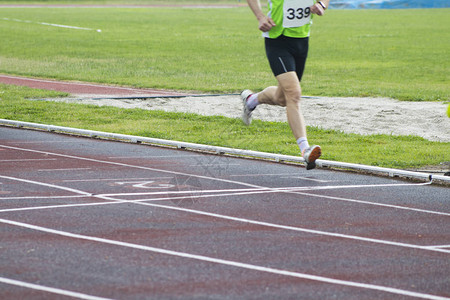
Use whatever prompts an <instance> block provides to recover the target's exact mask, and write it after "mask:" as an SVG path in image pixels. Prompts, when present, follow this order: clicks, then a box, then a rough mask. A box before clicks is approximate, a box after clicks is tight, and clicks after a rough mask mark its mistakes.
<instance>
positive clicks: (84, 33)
mask: <svg viewBox="0 0 450 300" xmlns="http://www.w3.org/2000/svg"><path fill="white" fill-rule="evenodd" d="M38 2H45V3H61V1H1V0H0V4H5V3H8V4H11V3H21V4H23V3H38ZM94 2H96V1H63V3H78V4H81V3H94ZM99 2H100V3H119V2H120V1H114V0H112V1H99ZM131 2H132V3H135V4H140V2H142V3H145V4H148V3H158V4H160V3H161V1H159V2H152V1H144V0H142V1H138V0H136V1H131ZM131 2H125V3H131ZM163 2H164V4H167V3H170V2H176V3H181V2H183V1H181V0H172V1H163ZM188 2H189V3H193V2H197V3H198V2H203V3H205V2H208V3H224V2H226V3H237V2H236V1H223V2H222V1H207V0H205V1H188ZM122 3H124V2H123V1H122ZM183 3H185V2H183ZM449 12H450V10H449V9H430V10H386V11H384V10H383V11H381V10H365V11H361V10H358V11H338V10H336V11H333V10H329V11H328V12H327V15H326V17H323V18H316V19H315V25H314V28H313V32H312V38H311V43H310V56H309V58H308V62H307V69H306V73H305V76H304V80H303V82H302V88H303V91H304V94H306V95H328V96H386V97H392V98H397V99H401V100H410V101H435V100H441V101H442V100H443V101H448V100H449V91H450V88H449V86H450V85H449V80H448V73H449V72H448V70H449V62H448V59H447V55H448V50H449V49H450V39H449V37H450V36H449V35H450V33H449V32H448V30H446V29H447V28H448V27H449V25H450V20H449V19H448V18H447V16H448V13H449ZM13 19H15V20H13ZM25 21H27V22H25ZM43 22H45V23H52V24H63V25H70V26H77V27H83V28H91V29H93V30H76V29H68V28H61V27H55V26H48V25H42V24H39V23H43ZM256 26H257V24H256V20H255V19H254V17H253V15H252V14H251V12H250V10H249V9H248V8H247V7H238V8H230V9H198V8H197V9H193V8H155V7H152V8H48V7H47V8H2V9H1V10H0V40H1V41H2V42H1V43H0V73H3V74H14V75H24V76H34V77H43V78H56V79H63V80H80V81H88V82H99V83H108V84H119V85H128V86H135V87H153V88H168V89H175V90H191V91H202V92H220V93H227V92H237V91H240V90H242V89H243V88H251V89H253V90H261V89H263V88H264V87H265V86H267V85H273V84H275V80H274V79H273V76H272V74H271V73H270V70H269V67H268V64H267V62H266V58H265V54H264V49H263V40H262V38H261V36H260V33H259V32H258V31H257V28H256ZM97 29H101V32H97V31H96V30H97ZM52 96H61V94H59V93H54V92H45V91H34V90H31V89H27V88H21V87H11V86H6V85H0V99H1V100H0V118H5V119H16V120H22V121H30V122H38V123H51V124H55V125H61V126H73V127H77V128H86V129H93V130H101V131H110V132H118V133H125V134H132V135H142V136H150V137H158V138H165V139H177V140H183V141H187V142H195V143H204V144H212V145H221V146H227V147H237V148H243V149H252V150H258V151H267V152H276V153H284V154H290V155H298V148H297V146H296V144H295V141H294V140H293V137H292V133H291V132H290V130H289V127H288V125H287V124H284V123H270V124H268V123H264V122H258V121H257V122H255V123H254V124H253V125H252V126H251V127H245V126H243V125H242V124H241V122H240V120H237V119H227V118H218V117H200V116H195V115H187V114H170V113H162V112H149V111H144V110H121V109H117V108H99V107H93V106H83V105H75V104H63V103H49V102H40V101H28V100H24V99H25V98H40V97H52ZM444 113H445V112H444ZM180 129H182V130H180ZM308 135H309V138H310V140H313V141H314V143H317V144H320V145H321V146H322V147H323V149H324V156H323V158H324V159H329V160H338V161H345V162H353V163H363V164H369V165H379V166H386V167H397V168H407V167H420V166H425V165H437V164H439V163H441V162H444V161H449V160H450V155H449V152H450V151H449V149H450V146H449V143H437V142H429V141H426V140H424V139H421V138H417V137H395V136H386V135H374V136H359V135H354V134H343V133H341V132H336V131H332V130H319V129H317V128H309V132H308Z"/></svg>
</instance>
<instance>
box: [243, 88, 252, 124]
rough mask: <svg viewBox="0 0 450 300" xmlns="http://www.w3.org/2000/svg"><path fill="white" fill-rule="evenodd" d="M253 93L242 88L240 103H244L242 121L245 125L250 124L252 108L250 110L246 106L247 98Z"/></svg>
mask: <svg viewBox="0 0 450 300" xmlns="http://www.w3.org/2000/svg"><path fill="white" fill-rule="evenodd" d="M252 94H253V92H252V91H250V90H244V91H242V93H241V99H242V104H243V105H244V108H243V110H242V122H244V124H245V125H247V126H248V125H250V124H251V123H252V112H253V111H252V110H250V109H249V108H248V107H247V99H248V97H250V96H251V95H252Z"/></svg>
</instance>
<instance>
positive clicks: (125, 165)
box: [0, 145, 450, 215]
mask: <svg viewBox="0 0 450 300" xmlns="http://www.w3.org/2000/svg"><path fill="white" fill-rule="evenodd" d="M0 147H3V148H6V149H14V150H20V151H26V152H33V153H42V154H46V155H54V156H59V157H66V158H72V159H78V160H85V161H92V162H97V163H104V164H110V165H117V166H123V167H130V168H136V169H143V170H150V171H155V172H161V173H167V174H173V175H182V176H188V177H196V178H201V179H207V180H213V181H219V182H226V183H233V184H237V185H243V186H248V187H252V188H259V189H269V188H267V187H263V186H258V185H254V184H248V183H244V182H239V181H233V180H227V179H220V178H214V177H208V176H201V175H193V174H187V173H181V172H175V171H168V170H162V169H155V168H149V167H143V166H136V165H130V164H124V163H117V162H111V161H102V160H97V159H91V158H85V157H77V156H72V155H65V154H58V153H52V152H46V151H39V150H33V149H24V148H19V147H12V146H6V145H0ZM428 184H430V183H419V184H417V183H406V184H392V186H417V185H419V186H420V185H428ZM338 187H339V186H338ZM357 187H362V186H357ZM367 187H370V185H367ZM341 188H345V186H344V187H341ZM324 189H329V186H328V187H324ZM286 193H296V194H299V195H307V196H311V197H321V198H326V199H334V200H340V201H348V202H353V203H360V204H366V205H374V206H381V207H389V208H395V209H402V210H410V211H417V212H424V213H432V214H439V215H450V214H449V213H443V212H435V211H430V210H423V209H416V208H409V207H403V206H398V205H390V204H382V203H376V202H369V201H363V200H353V199H346V198H339V197H331V196H322V195H315V194H310V193H303V192H298V191H296V192H292V191H286Z"/></svg>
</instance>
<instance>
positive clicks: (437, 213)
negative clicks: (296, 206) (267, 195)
mask: <svg viewBox="0 0 450 300" xmlns="http://www.w3.org/2000/svg"><path fill="white" fill-rule="evenodd" d="M292 193H294V194H298V195H304V196H310V197H316V198H325V199H330V200H338V201H344V202H352V203H360V204H368V205H374V206H381V207H388V208H394V209H401V210H409V211H415V212H421V213H427V214H435V215H441V216H450V213H446V212H440V211H434V210H427V209H420V208H413V207H407V206H400V205H393V204H384V203H378V202H369V201H365V200H357V199H349V198H342V197H334V196H326V195H319V194H311V193H305V192H297V191H296V192H292Z"/></svg>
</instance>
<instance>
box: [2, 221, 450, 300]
mask: <svg viewBox="0 0 450 300" xmlns="http://www.w3.org/2000/svg"><path fill="white" fill-rule="evenodd" d="M0 222H1V223H4V224H9V225H13V226H18V227H22V228H28V229H32V230H36V231H41V232H46V233H51V234H55V235H59V236H64V237H69V238H74V239H80V240H87V241H91V242H97V243H103V244H109V245H115V246H120V247H126V248H131V249H138V250H143V251H149V252H153V253H159V254H165V255H170V256H176V257H182V258H187V259H194V260H198V261H204V262H210V263H214V264H220V265H226V266H232V267H237V268H242V269H247V270H252V271H258V272H265V273H270V274H276V275H283V276H289V277H295V278H301V279H307V280H312V281H318V282H323V283H329V284H335V285H342V286H349V287H354V288H361V289H367V290H375V291H380V292H385V293H391V294H395V295H403V296H409V297H417V298H421V299H432V300H450V298H446V297H440V296H436V295H431V294H425V293H420V292H414V291H408V290H403V289H397V288H392V287H386V286H381V285H374V284H367V283H360V282H354V281H349V280H340V279H334V278H329V277H324V276H317V275H311V274H306V273H299V272H293V271H288V270H282V269H275V268H269V267H264V266H258V265H252V264H247V263H241V262H236V261H231V260H225V259H220V258H214V257H209V256H203V255H197V254H190V253H186V252H179V251H173V250H167V249H162V248H155V247H150V246H144V245H138V244H132V243H127V242H121V241H116V240H110V239H105V238H99V237H93V236H87V235H81V234H75V233H70V232H66V231H60V230H55V229H51V228H45V227H41V226H36V225H32V224H27V223H21V222H16V221H11V220H6V219H0Z"/></svg>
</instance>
